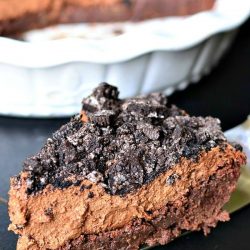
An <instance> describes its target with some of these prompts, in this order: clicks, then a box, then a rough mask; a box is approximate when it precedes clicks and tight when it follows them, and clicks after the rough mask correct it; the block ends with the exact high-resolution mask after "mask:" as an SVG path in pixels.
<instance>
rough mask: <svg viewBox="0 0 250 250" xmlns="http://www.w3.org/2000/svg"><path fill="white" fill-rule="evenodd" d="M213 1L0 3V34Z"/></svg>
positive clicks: (184, 9) (138, 16)
mask: <svg viewBox="0 0 250 250" xmlns="http://www.w3.org/2000/svg"><path fill="white" fill-rule="evenodd" d="M214 2H215V0H174V1H173V0H153V1H152V0H22V1H20V0H7V1H6V0H0V35H3V36H13V35H15V34H17V33H20V32H23V31H26V30H30V29H34V28H42V27H46V26H48V25H53V24H58V23H76V22H118V21H119V22H120V21H127V20H131V21H140V20H145V19H150V18H155V17H164V16H177V15H179V16H185V15H191V14H194V13H197V12H200V11H204V10H209V9H211V8H212V7H213V5H214Z"/></svg>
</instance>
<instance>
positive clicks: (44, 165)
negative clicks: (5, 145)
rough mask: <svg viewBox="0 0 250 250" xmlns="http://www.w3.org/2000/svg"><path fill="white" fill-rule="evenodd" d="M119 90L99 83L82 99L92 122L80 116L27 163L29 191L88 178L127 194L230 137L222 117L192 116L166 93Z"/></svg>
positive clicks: (85, 113)
mask: <svg viewBox="0 0 250 250" xmlns="http://www.w3.org/2000/svg"><path fill="white" fill-rule="evenodd" d="M118 94H119V92H118V90H117V88H116V87H113V86H111V85H108V84H106V83H103V84H100V86H99V87H98V88H96V89H95V90H94V92H93V94H92V95H91V96H89V97H87V98H85V99H84V100H83V102H82V104H83V108H82V110H83V112H84V115H85V116H87V117H88V119H87V120H88V121H87V122H83V121H82V120H81V116H80V115H76V116H75V117H73V118H72V119H71V121H70V122H69V123H67V124H65V125H64V126H62V127H61V128H60V129H59V130H58V131H57V132H55V133H54V134H53V136H52V138H49V139H48V140H47V142H46V144H45V146H44V147H43V148H42V149H41V151H40V152H39V153H38V154H37V155H35V156H33V157H30V158H28V159H27V160H26V161H25V162H24V167H23V170H24V171H25V172H27V173H28V178H27V193H28V194H35V193H36V192H38V191H41V190H43V189H44V188H45V187H46V186H47V185H49V184H51V185H52V186H54V187H55V188H67V187H70V186H72V185H76V186H80V184H81V180H83V179H88V180H90V181H91V182H93V183H100V184H101V185H102V186H103V187H104V188H105V189H106V191H107V192H109V193H110V194H112V195H125V194H127V193H129V192H132V191H134V190H136V189H137V188H139V187H141V186H142V185H143V184H146V183H148V182H150V181H152V180H153V179H155V178H156V177H157V176H159V174H160V173H162V172H164V171H166V170H168V169H169V168H171V167H173V166H174V165H175V164H176V163H178V162H179V161H180V159H181V157H186V158H187V159H192V160H194V161H196V160H197V159H198V157H199V154H200V152H202V151H204V150H206V151H208V150H210V149H211V148H213V147H215V146H217V145H220V144H223V143H224V142H225V141H226V139H225V137H224V135H223V133H222V131H221V128H220V121H219V120H218V119H215V118H212V117H205V118H202V117H190V116H188V115H187V114H186V113H185V112H184V111H183V110H180V109H178V108H177V107H176V106H173V105H172V106H171V105H167V99H166V97H165V96H164V95H163V94H160V93H154V94H150V95H147V96H142V97H136V98H130V99H126V100H120V99H119V98H118ZM172 182H173V181H172V179H171V180H169V184H171V183H172ZM85 188H86V187H83V186H81V187H80V189H81V190H84V189H85Z"/></svg>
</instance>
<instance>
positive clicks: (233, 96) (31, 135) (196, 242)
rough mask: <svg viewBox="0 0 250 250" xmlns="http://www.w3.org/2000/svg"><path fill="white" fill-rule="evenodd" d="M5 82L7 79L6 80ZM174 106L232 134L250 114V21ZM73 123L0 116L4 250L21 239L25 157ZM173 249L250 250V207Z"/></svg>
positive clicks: (175, 97) (171, 249) (0, 228)
mask: <svg viewBox="0 0 250 250" xmlns="http://www.w3.org/2000/svg"><path fill="white" fill-rule="evenodd" d="M0 79H1V76H0ZM169 101H170V102H171V103H175V104H177V105H178V106H179V107H181V108H183V109H186V110H187V111H188V112H189V113H190V114H193V115H202V116H206V115H211V116H216V117H218V118H220V119H221V121H222V127H223V129H224V130H227V129H229V128H231V127H234V126H236V125H237V124H240V123H242V122H243V121H244V120H245V119H246V117H247V115H248V114H250V20H249V21H248V22H247V23H246V24H245V25H244V26H243V27H242V28H241V30H240V32H239V34H238V36H237V38H236V41H235V42H234V44H233V46H232V48H231V49H230V51H229V52H228V53H227V54H226V56H225V57H224V58H223V59H222V60H221V62H220V63H219V65H218V66H217V67H216V68H215V69H214V70H213V72H212V73H211V74H209V75H208V76H206V77H205V78H203V79H202V80H201V81H200V82H199V83H197V84H193V85H191V86H189V87H188V88H187V89H186V90H184V91H182V92H177V93H175V94H174V95H172V96H171V97H170V98H169ZM67 120H68V119H50V120H39V119H18V118H7V117H0V197H1V198H0V249H1V250H2V249H4V250H13V249H15V246H16V240H17V237H16V236H15V235H14V234H13V233H11V232H8V231H7V227H8V224H9V219H8V213H7V205H6V204H5V201H6V200H7V199H8V195H7V192H8V189H9V177H10V176H12V175H15V174H17V173H18V172H19V171H20V170H21V167H22V161H23V160H24V158H25V157H27V156H29V155H31V154H34V153H36V152H37V151H38V150H39V149H40V148H41V146H42V145H43V143H44V142H45V140H46V138H47V137H48V136H49V135H51V133H52V132H53V131H54V130H55V129H57V128H58V127H59V126H60V125H62V124H63V123H65V122H66V121H67ZM156 249H168V250H177V249H178V250H180V249H185V250H189V249H190V250H200V249H202V250H224V249H225V250H235V249H237V250H248V249H250V206H247V207H245V208H243V209H241V210H240V211H238V212H236V213H234V214H233V215H232V217H231V221H230V222H228V223H219V225H218V227H217V228H216V229H214V230H212V233H211V234H210V235H208V236H207V237H205V236H203V234H202V233H200V232H198V233H191V234H188V235H186V236H183V237H181V238H179V239H177V240H175V241H173V242H172V243H170V244H168V245H167V246H162V247H157V248H156Z"/></svg>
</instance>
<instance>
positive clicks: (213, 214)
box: [9, 83, 246, 249]
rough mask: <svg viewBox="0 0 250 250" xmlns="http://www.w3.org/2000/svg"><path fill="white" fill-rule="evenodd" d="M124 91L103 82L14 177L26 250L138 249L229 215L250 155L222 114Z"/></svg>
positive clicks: (12, 205)
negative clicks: (228, 131)
mask: <svg viewBox="0 0 250 250" xmlns="http://www.w3.org/2000/svg"><path fill="white" fill-rule="evenodd" d="M118 94H119V93H118V90H117V88H115V87H113V86H111V85H108V84H105V83H103V84H101V85H100V86H99V87H98V88H96V89H95V90H94V91H93V94H92V95H91V96H89V97H87V98H85V99H84V100H83V103H82V105H83V106H82V112H81V115H78V116H75V117H73V118H72V119H71V121H70V122H69V123H67V124H66V125H64V126H63V127H62V128H60V129H59V130H58V131H57V132H55V133H54V134H53V136H52V137H51V138H49V139H48V140H47V142H46V144H45V146H44V147H43V148H42V149H41V151H40V152H39V153H38V154H37V155H35V156H32V157H30V158H28V159H27V160H26V161H25V162H24V168H23V171H22V172H21V173H20V174H19V175H18V176H16V177H13V178H12V179H11V189H10V192H9V194H10V200H9V214H10V218H11V222H12V224H11V225H10V227H9V229H10V230H13V231H14V232H15V233H17V234H19V235H20V236H21V237H20V239H19V242H18V249H138V248H139V247H140V246H142V245H144V244H147V245H154V244H165V243H167V242H168V241H169V240H171V239H173V238H174V237H176V236H178V235H179V234H180V233H181V232H182V231H183V230H200V229H203V230H204V232H205V233H208V232H209V228H210V227H214V226H215V225H216V223H217V221H219V220H222V221H223V220H227V219H228V214H227V213H226V212H224V211H223V210H222V207H223V205H224V204H225V203H226V202H227V201H228V199H229V197H230V194H231V192H232V191H233V190H234V188H235V186H236V182H237V179H238V177H239V173H240V166H241V165H242V164H244V163H245V161H246V159H245V155H244V153H243V152H242V151H241V150H242V149H241V147H240V146H239V145H231V144H230V143H228V142H227V140H226V138H225V137H224V135H223V133H222V131H221V128H220V125H219V120H218V119H214V118H211V117H206V118H202V117H190V116H189V115H188V114H187V113H186V112H184V111H183V110H180V109H178V108H177V107H175V106H173V105H168V103H167V99H166V97H165V96H163V95H162V94H160V93H154V94H150V95H147V96H142V97H136V98H130V99H125V100H121V99H119V97H118Z"/></svg>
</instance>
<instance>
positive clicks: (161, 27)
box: [0, 0, 250, 68]
mask: <svg viewBox="0 0 250 250" xmlns="http://www.w3.org/2000/svg"><path fill="white" fill-rule="evenodd" d="M249 13H250V1H249V0H237V1H235V0H217V3H216V6H215V8H214V9H213V10H212V11H207V12H202V13H198V14H196V15H193V16H190V17H187V18H183V17H176V18H164V19H157V20H152V21H146V22H142V23H140V24H138V25H135V28H132V27H133V26H132V25H131V29H130V31H129V32H126V33H125V34H123V35H120V36H117V37H112V38H108V39H103V40H84V39H80V38H79V39H77V38H75V39H70V38H66V39H61V40H55V41H48V42H36V43H29V42H22V41H17V40H14V39H9V38H4V37H0V55H1V56H0V62H2V63H7V64H11V65H16V66H22V67H30V68H41V67H50V66H55V65H59V64H64V63H69V62H76V61H78V62H91V63H117V62H122V61H126V60H130V59H132V58H135V57H138V56H140V55H143V54H146V53H149V52H152V51H159V50H164V51H165V50H182V49H187V48H190V47H192V46H194V45H196V44H198V43H200V42H202V41H204V40H205V39H207V38H208V37H211V36H212V35H214V34H217V33H221V32H224V31H228V30H231V29H235V28H237V27H238V26H239V25H241V24H242V23H243V22H244V21H245V20H246V19H247V18H248V16H249ZM141 41H143V43H142V42H141ZM65 48H67V50H65Z"/></svg>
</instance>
